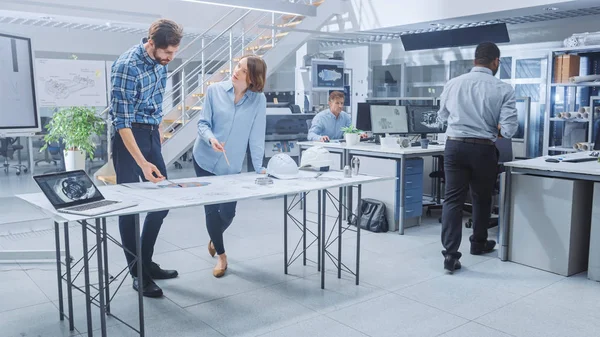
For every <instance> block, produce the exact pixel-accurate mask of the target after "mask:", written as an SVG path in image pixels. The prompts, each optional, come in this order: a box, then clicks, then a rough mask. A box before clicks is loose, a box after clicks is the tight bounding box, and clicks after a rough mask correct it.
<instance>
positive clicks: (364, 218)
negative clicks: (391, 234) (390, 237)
mask: <svg viewBox="0 0 600 337" xmlns="http://www.w3.org/2000/svg"><path fill="white" fill-rule="evenodd" d="M361 209H362V212H361V216H360V219H359V218H358V217H356V216H355V217H354V220H353V221H352V224H353V225H354V226H356V222H357V220H358V223H359V225H360V228H361V229H366V230H368V231H371V232H375V233H379V232H387V231H388V230H389V227H388V222H387V217H386V212H385V204H384V203H383V202H381V201H379V200H375V199H368V198H366V199H362V203H361ZM356 214H358V211H357V212H356Z"/></svg>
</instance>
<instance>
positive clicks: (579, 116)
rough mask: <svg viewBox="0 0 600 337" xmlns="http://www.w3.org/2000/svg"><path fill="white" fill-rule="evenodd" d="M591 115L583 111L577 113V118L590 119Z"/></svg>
mask: <svg viewBox="0 0 600 337" xmlns="http://www.w3.org/2000/svg"><path fill="white" fill-rule="evenodd" d="M589 116H590V114H588V113H587V112H583V113H581V112H580V113H578V114H577V118H581V119H588V117H589Z"/></svg>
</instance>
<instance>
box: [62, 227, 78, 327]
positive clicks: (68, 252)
mask: <svg viewBox="0 0 600 337" xmlns="http://www.w3.org/2000/svg"><path fill="white" fill-rule="evenodd" d="M64 228H65V257H66V259H65V263H66V274H67V305H68V307H69V331H74V330H75V319H74V318H73V289H72V286H73V285H72V281H71V247H70V244H69V223H68V222H65V223H64Z"/></svg>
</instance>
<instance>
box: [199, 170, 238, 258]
mask: <svg viewBox="0 0 600 337" xmlns="http://www.w3.org/2000/svg"><path fill="white" fill-rule="evenodd" d="M192 161H193V162H194V170H196V176H198V177H208V176H214V175H215V174H214V173H211V172H208V171H206V170H204V169H203V168H201V167H200V166H198V164H197V163H196V160H195V159H192ZM236 206H237V202H236V201H234V202H226V203H223V204H216V205H207V206H204V213H206V230H207V231H208V235H209V236H210V240H211V241H212V243H213V245H214V246H215V250H216V251H217V254H219V255H221V254H224V253H225V244H224V243H223V233H224V232H225V230H227V228H228V227H229V225H231V223H232V222H233V218H234V217H235V207H236Z"/></svg>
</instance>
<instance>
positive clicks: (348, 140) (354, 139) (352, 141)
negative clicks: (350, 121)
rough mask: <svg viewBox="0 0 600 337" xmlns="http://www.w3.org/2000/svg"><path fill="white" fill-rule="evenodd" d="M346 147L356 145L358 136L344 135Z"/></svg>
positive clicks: (353, 134) (352, 134)
mask: <svg viewBox="0 0 600 337" xmlns="http://www.w3.org/2000/svg"><path fill="white" fill-rule="evenodd" d="M344 138H345V139H346V144H347V145H356V144H358V143H359V141H360V135H359V134H358V133H346V134H344Z"/></svg>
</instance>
